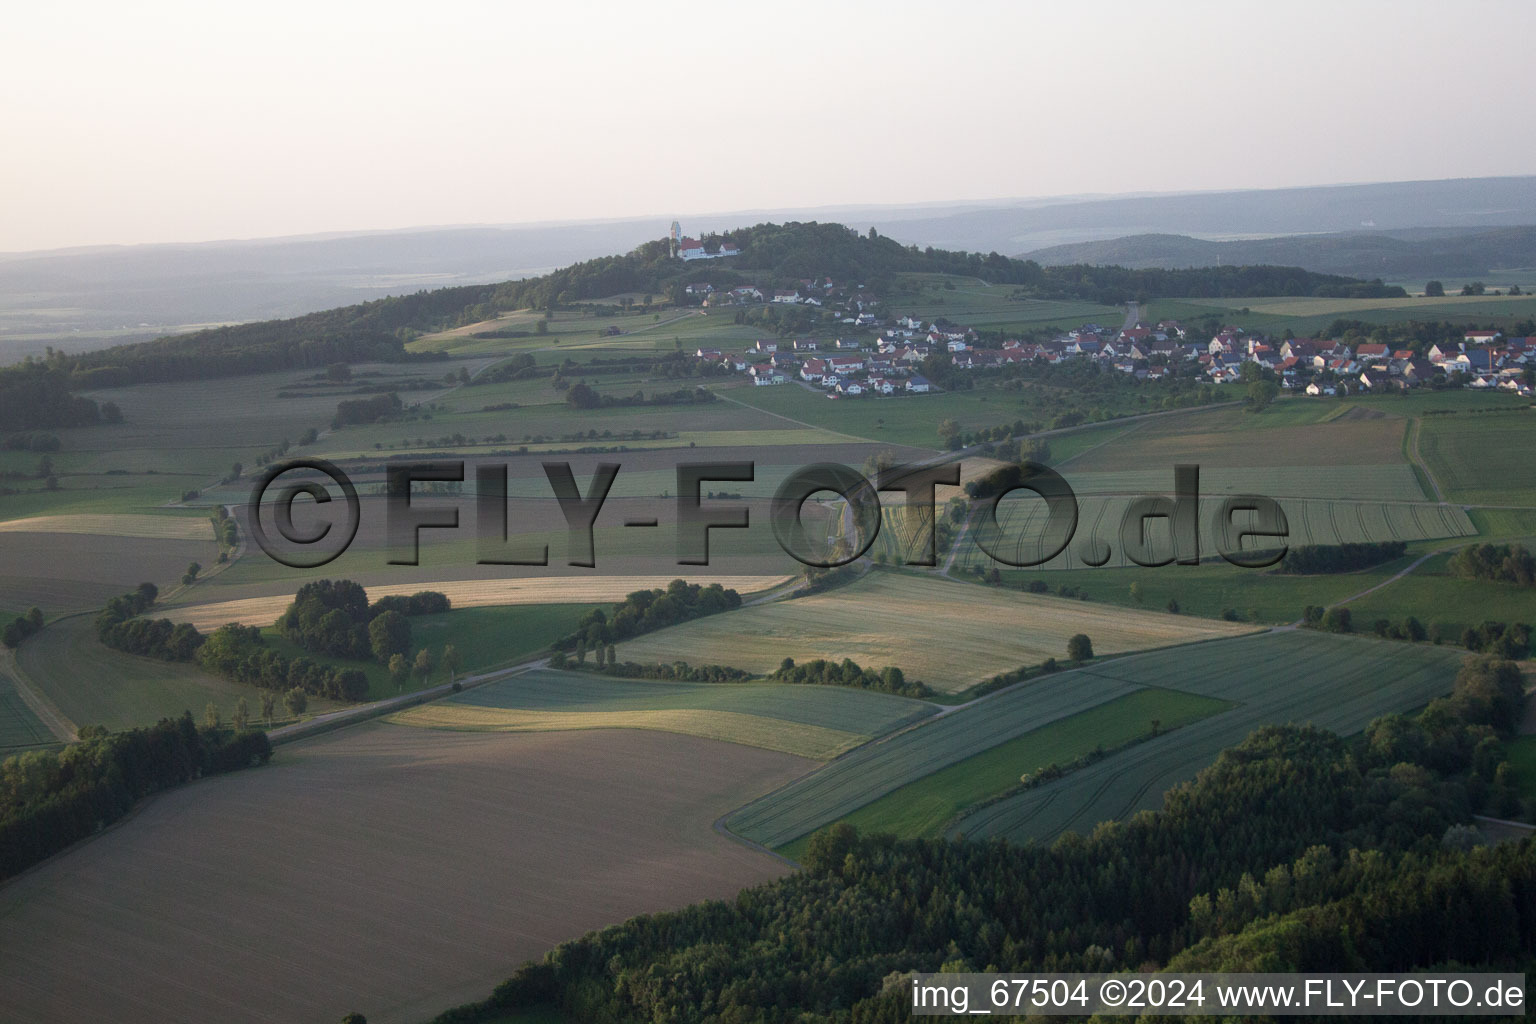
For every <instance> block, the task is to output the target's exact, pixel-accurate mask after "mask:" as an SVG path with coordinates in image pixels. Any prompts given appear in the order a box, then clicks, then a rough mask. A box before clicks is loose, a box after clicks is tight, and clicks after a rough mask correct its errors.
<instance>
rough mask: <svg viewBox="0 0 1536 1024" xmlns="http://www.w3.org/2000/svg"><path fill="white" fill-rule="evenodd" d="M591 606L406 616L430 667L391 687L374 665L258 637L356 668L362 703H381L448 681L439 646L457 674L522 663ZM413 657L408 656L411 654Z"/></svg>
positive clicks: (288, 652) (290, 652)
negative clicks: (451, 656)
mask: <svg viewBox="0 0 1536 1024" xmlns="http://www.w3.org/2000/svg"><path fill="white" fill-rule="evenodd" d="M599 607H604V606H602V605H594V604H519V605H504V606H490V607H485V608H456V609H454V610H452V611H448V612H444V613H442V614H441V615H417V616H413V617H412V618H411V644H412V648H413V650H419V649H420V648H422V647H425V648H427V649H428V650H430V651H431V652H432V657H433V660H434V661H435V662H436V668H434V669H433V671H432V674H431V675H429V676H428V677H427V679H426V680H425V681H422V680H420V679H418V678H417V677H416V676H415V675H414V674H412V675H411V677H410V678H409V679H408V680H406V683H405V686H404V688H403V689H402V688H398V687H396V685H395V683H394V682H393V681H392V680H391V679H390V678H389V670H388V669H387V668H386V667H385V666H384V665H381V664H379V663H378V662H375V661H354V660H351V659H347V658H330V657H326V656H325V655H319V654H313V653H311V652H309V651H306V650H304V649H303V648H302V647H300V646H298V645H297V644H295V643H293V642H292V641H291V640H289V639H287V638H286V637H284V636H283V635H282V634H280V633H278V632H277V630H276V629H270V628H269V629H267V630H264V631H263V633H264V635H265V636H266V638H267V643H268V644H270V645H271V646H272V647H273V649H274V650H276V651H278V652H279V653H280V654H283V655H284V656H286V657H288V658H300V657H303V658H308V659H309V660H311V661H314V662H319V663H321V664H325V665H338V666H340V667H342V668H360V669H362V670H363V671H364V672H365V673H367V675H368V699H369V700H383V699H384V698H385V697H393V696H396V695H397V694H399V693H402V692H405V693H411V692H414V691H416V690H419V689H424V688H426V687H429V686H438V685H440V684H442V683H446V682H448V670H447V669H446V668H444V667H443V664H442V660H443V648H444V647H445V646H447V645H448V644H453V646H454V649H455V650H456V651H457V652H458V654H459V657H460V659H461V660H462V664H461V666H460V668H459V675H461V676H464V675H470V674H473V673H476V672H485V671H489V670H491V669H495V668H501V667H503V666H506V665H511V664H515V663H516V662H519V661H526V660H527V659H529V658H531V657H533V656H534V655H536V654H539V653H540V652H542V651H544V650H546V649H548V647H549V645H550V644H551V643H553V642H554V641H556V640H558V639H559V638H561V637H563V636H565V635H566V634H568V633H570V632H571V631H572V630H573V629H575V628H576V623H577V622H578V621H579V620H580V619H581V617H582V616H583V615H585V614H586V613H587V612H588V611H590V610H592V609H593V608H599ZM413 656H414V655H413Z"/></svg>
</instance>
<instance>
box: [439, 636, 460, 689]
mask: <svg viewBox="0 0 1536 1024" xmlns="http://www.w3.org/2000/svg"><path fill="white" fill-rule="evenodd" d="M460 664H461V661H460V658H459V649H458V648H457V647H455V646H453V644H444V645H443V668H445V669H447V670H448V681H449V682H452V681H453V677H454V676H455V675H457V674H458V671H459V666H460Z"/></svg>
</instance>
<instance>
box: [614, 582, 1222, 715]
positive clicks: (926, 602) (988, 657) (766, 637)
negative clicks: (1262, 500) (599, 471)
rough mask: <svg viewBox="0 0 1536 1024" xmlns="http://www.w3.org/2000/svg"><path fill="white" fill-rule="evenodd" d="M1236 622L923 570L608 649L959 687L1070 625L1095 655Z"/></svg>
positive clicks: (1057, 644)
mask: <svg viewBox="0 0 1536 1024" xmlns="http://www.w3.org/2000/svg"><path fill="white" fill-rule="evenodd" d="M1244 629H1245V627H1242V626H1237V625H1234V624H1232V623H1223V622H1206V621H1201V620H1197V619H1190V618H1185V617H1180V616H1175V615H1167V614H1164V613H1162V612H1135V611H1130V612H1128V611H1125V610H1124V609H1118V608H1105V607H1102V606H1095V605H1092V604H1079V603H1069V602H1065V601H1061V600H1058V599H1055V598H1047V597H1037V596H1034V595H1030V594H1019V593H1010V592H1005V591H1000V590H993V589H989V588H985V587H979V586H974V585H972V584H965V583H955V582H952V581H950V580H945V579H940V578H938V577H933V576H915V575H905V574H896V573H886V572H878V573H875V574H874V575H872V576H870V577H866V578H865V579H862V580H860V581H858V582H856V583H853V584H850V585H848V586H846V587H841V588H839V589H837V590H833V591H829V592H827V593H824V594H817V595H814V596H812V597H805V598H799V599H797V600H793V601H779V602H776V603H773V604H768V605H759V606H757V607H752V608H743V609H741V610H739V611H734V612H727V613H726V614H724V615H714V616H710V617H709V618H706V619H698V620H695V621H693V622H689V623H685V624H683V625H681V626H674V627H672V628H670V629H664V630H661V631H659V632H656V633H650V634H647V635H645V636H642V637H637V638H636V639H633V640H628V641H625V642H624V643H622V644H620V645H619V649H618V654H619V657H620V658H621V659H622V660H626V661H638V662H642V663H644V662H651V661H664V662H670V661H675V660H677V659H679V658H681V659H685V660H687V661H689V662H690V663H692V664H695V665H707V664H719V665H730V666H732V667H735V668H741V669H746V670H748V671H752V672H770V671H772V670H774V669H776V668H777V667H778V665H779V662H780V661H782V660H783V659H784V658H785V657H786V656H787V657H793V658H794V659H795V660H796V661H804V660H808V659H811V658H829V659H837V660H841V659H843V658H852V659H853V660H854V661H856V662H858V663H859V664H860V665H863V666H865V667H866V668H871V667H872V668H882V667H884V666H886V665H895V666H897V667H898V668H900V669H901V670H902V671H903V672H905V673H906V675H907V678H908V679H916V680H921V681H922V682H925V683H927V684H928V685H929V686H931V687H933V688H934V689H936V690H939V691H941V692H944V693H958V692H959V691H961V690H964V689H967V688H968V687H970V686H972V685H974V684H975V683H977V682H980V681H981V680H982V679H985V678H987V677H989V676H992V675H995V674H996V673H998V672H1004V671H1010V670H1012V669H1016V668H1018V667H1019V666H1021V665H1036V664H1039V663H1040V662H1042V661H1044V660H1045V659H1046V658H1058V659H1059V658H1063V657H1065V656H1066V649H1067V640H1068V639H1069V638H1070V637H1071V636H1072V635H1073V634H1076V633H1086V634H1088V636H1089V637H1091V638H1092V639H1093V644H1094V650H1095V651H1097V652H1099V653H1100V654H1109V653H1114V652H1118V651H1129V650H1142V649H1145V648H1149V647H1163V646H1167V645H1169V644H1177V643H1185V642H1188V641H1191V640H1203V639H1209V638H1211V637H1218V636H1232V635H1235V634H1236V633H1239V632H1243V631H1244Z"/></svg>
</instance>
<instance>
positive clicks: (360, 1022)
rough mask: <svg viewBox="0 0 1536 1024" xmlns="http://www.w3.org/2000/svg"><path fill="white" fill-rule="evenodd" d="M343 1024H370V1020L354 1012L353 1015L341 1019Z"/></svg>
mask: <svg viewBox="0 0 1536 1024" xmlns="http://www.w3.org/2000/svg"><path fill="white" fill-rule="evenodd" d="M341 1024H368V1018H367V1017H364V1016H363V1015H362V1014H360V1013H358V1012H357V1011H356V1010H353V1011H352V1012H351V1013H349V1014H347V1015H346V1016H345V1017H343V1018H341Z"/></svg>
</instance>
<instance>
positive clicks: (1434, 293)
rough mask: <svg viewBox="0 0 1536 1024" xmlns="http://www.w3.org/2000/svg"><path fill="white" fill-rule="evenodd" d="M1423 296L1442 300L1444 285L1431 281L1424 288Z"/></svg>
mask: <svg viewBox="0 0 1536 1024" xmlns="http://www.w3.org/2000/svg"><path fill="white" fill-rule="evenodd" d="M1424 295H1425V297H1427V298H1432V299H1434V298H1443V297H1444V296H1445V285H1443V284H1441V283H1440V282H1439V281H1431V282H1429V283H1428V284H1426V285H1425V286H1424Z"/></svg>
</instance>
